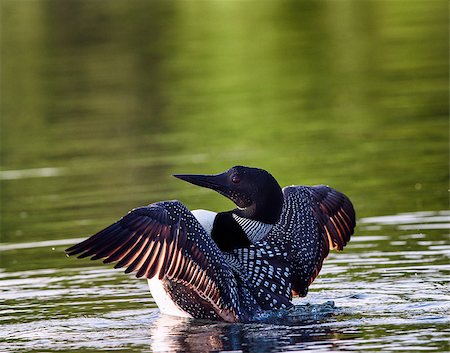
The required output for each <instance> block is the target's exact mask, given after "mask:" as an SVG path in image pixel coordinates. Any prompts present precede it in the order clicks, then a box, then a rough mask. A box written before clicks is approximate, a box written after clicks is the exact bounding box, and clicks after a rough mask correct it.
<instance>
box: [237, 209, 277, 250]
mask: <svg viewBox="0 0 450 353" xmlns="http://www.w3.org/2000/svg"><path fill="white" fill-rule="evenodd" d="M233 218H234V220H235V221H236V222H237V223H238V224H239V226H240V227H241V228H242V230H243V231H244V233H245V235H246V236H247V238H248V240H250V242H251V243H253V244H254V243H257V242H259V241H261V240H263V239H264V238H265V237H266V235H267V234H268V233H269V232H270V230H271V229H272V227H273V225H272V224H267V223H263V222H260V221H255V220H254V219H249V218H244V217H241V216H238V215H237V214H235V213H233Z"/></svg>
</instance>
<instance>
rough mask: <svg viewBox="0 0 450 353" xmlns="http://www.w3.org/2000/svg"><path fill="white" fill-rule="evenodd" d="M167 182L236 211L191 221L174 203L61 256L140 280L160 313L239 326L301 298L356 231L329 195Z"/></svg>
mask: <svg viewBox="0 0 450 353" xmlns="http://www.w3.org/2000/svg"><path fill="white" fill-rule="evenodd" d="M175 177H177V178H179V179H182V180H185V181H188V182H190V183H192V184H195V185H199V186H202V187H207V188H210V189H213V190H215V191H217V192H219V193H220V194H222V195H224V196H226V197H228V198H229V199H231V200H232V201H233V202H234V203H235V204H236V206H237V208H235V209H233V210H231V211H227V212H219V213H215V212H212V211H205V210H194V211H192V212H190V211H189V210H188V209H187V208H186V207H185V206H184V205H183V204H182V203H181V202H179V201H176V200H175V201H162V202H157V203H153V204H150V205H148V206H144V207H139V208H135V209H133V210H132V211H130V212H129V213H128V214H127V215H125V216H124V217H123V218H121V219H120V220H118V221H117V222H116V223H114V224H112V225H110V226H109V227H107V228H105V229H103V230H102V231H100V232H98V233H97V234H95V235H93V236H91V237H90V238H88V239H86V240H85V241H83V242H81V243H79V244H76V245H74V246H72V247H70V248H68V249H67V250H66V252H67V253H68V255H76V254H78V255H79V256H78V257H79V258H84V257H89V256H91V259H92V260H97V259H100V258H104V260H103V262H104V263H111V262H117V263H116V264H115V266H114V267H115V268H120V267H125V268H126V269H125V273H129V272H136V277H138V278H139V277H146V278H147V279H148V283H149V287H150V291H151V293H152V296H153V298H154V299H155V302H156V303H157V305H158V307H159V308H160V310H161V312H162V313H166V314H170V315H178V316H185V317H193V318H201V319H221V320H225V321H229V322H246V321H250V320H252V319H254V318H255V317H257V316H258V315H259V314H261V313H262V312H264V311H265V310H274V309H282V308H289V307H291V306H292V303H291V300H292V297H293V296H294V295H298V296H305V295H306V294H307V292H308V287H309V285H310V284H311V283H312V282H313V281H314V279H315V278H316V277H317V275H318V273H319V271H320V269H321V267H322V263H323V261H324V259H325V258H326V257H327V256H328V253H329V250H330V249H336V250H342V249H343V248H344V246H345V245H346V244H347V242H348V241H349V240H350V236H351V234H353V230H354V227H355V212H354V209H353V205H352V203H351V202H350V200H349V199H348V198H347V197H346V196H345V195H344V194H342V193H340V192H338V191H336V190H334V189H332V188H330V187H328V186H323V185H320V186H313V187H308V186H289V187H285V188H283V189H281V187H280V186H279V184H278V182H277V181H276V180H275V178H274V177H273V176H272V175H271V174H270V173H268V172H267V171H265V170H262V169H257V168H249V167H243V166H235V167H233V168H231V169H229V170H228V171H226V172H224V173H221V174H217V175H193V174H182V175H175Z"/></svg>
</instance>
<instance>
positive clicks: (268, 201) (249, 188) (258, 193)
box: [174, 166, 283, 224]
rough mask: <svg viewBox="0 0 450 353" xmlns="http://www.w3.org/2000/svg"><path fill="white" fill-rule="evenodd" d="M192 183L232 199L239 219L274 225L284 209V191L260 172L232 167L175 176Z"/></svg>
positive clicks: (272, 178) (263, 172)
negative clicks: (207, 173)
mask: <svg viewBox="0 0 450 353" xmlns="http://www.w3.org/2000/svg"><path fill="white" fill-rule="evenodd" d="M174 176H175V177H177V178H179V179H181V180H185V181H187V182H189V183H191V184H194V185H198V186H203V187H207V188H210V189H213V190H215V191H217V192H219V193H220V194H222V195H224V196H226V197H228V198H229V199H230V200H232V201H233V202H234V203H235V204H236V206H238V208H237V209H235V210H234V211H233V212H234V213H236V214H238V215H239V216H242V217H245V218H250V219H254V220H257V221H260V222H264V223H268V224H275V223H276V222H277V221H278V219H279V218H280V215H281V210H282V207H283V192H282V191H281V187H280V185H278V182H277V181H276V180H275V178H274V177H273V176H272V175H271V174H270V173H268V172H266V171H265V170H263V169H258V168H250V167H243V166H235V167H233V168H230V169H229V170H227V171H226V172H223V173H220V174H215V175H205V174H177V175H174Z"/></svg>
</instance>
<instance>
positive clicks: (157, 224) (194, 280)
mask: <svg viewBox="0 0 450 353" xmlns="http://www.w3.org/2000/svg"><path fill="white" fill-rule="evenodd" d="M66 252H67V253H68V255H77V254H78V255H79V256H78V257H79V258H84V257H89V256H91V257H92V258H91V259H92V260H97V259H101V258H103V259H104V260H103V262H104V263H111V262H115V263H116V264H115V266H114V267H115V268H120V267H124V268H125V272H126V273H129V272H136V277H146V278H148V279H150V278H152V277H155V276H158V278H159V279H168V280H170V281H171V282H176V283H179V284H181V285H183V286H185V287H186V288H188V289H189V290H192V291H194V292H195V293H196V294H197V295H199V296H200V297H201V298H203V299H204V300H205V301H206V302H207V303H209V305H210V307H211V309H213V310H214V311H215V312H216V313H217V314H218V315H220V316H221V317H222V318H224V319H225V320H227V321H235V320H236V317H237V316H239V315H240V312H241V308H240V302H239V295H238V292H237V285H236V279H235V278H234V276H233V274H232V271H231V269H230V267H229V266H228V264H227V263H226V261H225V259H224V257H223V255H222V253H221V251H220V250H219V248H218V247H217V246H216V244H215V243H214V242H213V241H212V240H211V238H210V237H209V236H208V235H207V234H206V232H205V230H204V229H203V228H202V226H201V225H200V224H199V223H198V221H197V220H196V219H195V217H194V216H193V215H192V214H191V213H190V212H189V210H188V209H187V208H186V207H184V205H183V204H181V203H180V202H179V201H166V202H159V203H155V204H151V205H149V206H146V207H140V208H136V209H134V210H132V211H130V212H129V213H128V214H127V215H125V216H124V217H123V218H121V219H120V220H119V221H117V222H116V223H114V224H112V225H110V226H109V227H107V228H105V229H104V230H102V231H100V232H98V233H97V234H95V235H93V236H91V237H90V238H88V239H86V240H85V241H83V242H81V243H79V244H76V245H74V246H72V247H70V248H68V249H67V250H66Z"/></svg>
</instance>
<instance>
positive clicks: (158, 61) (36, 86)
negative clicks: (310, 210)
mask: <svg viewBox="0 0 450 353" xmlns="http://www.w3.org/2000/svg"><path fill="white" fill-rule="evenodd" d="M0 5H1V46H2V48H1V53H2V60H1V167H0V187H1V189H0V190H1V194H0V198H1V199H0V201H1V202H0V206H1V208H0V211H1V214H0V216H1V217H0V231H1V233H0V237H1V238H0V351H1V352H3V351H5V352H19V351H20V352H22V351H36V352H46V351H75V350H77V351H83V352H93V351H110V350H119V351H145V352H160V351H169V352H173V351H180V352H181V351H186V352H206V351H246V352H247V351H248V352H276V351H302V350H308V351H313V352H325V351H339V350H341V351H364V352H381V351H382V352H411V351H415V352H429V351H432V352H447V351H448V350H449V339H450V332H449V329H448V327H449V324H450V316H449V312H450V289H449V288H450V287H449V280H450V276H449V275H450V264H449V257H450V241H449V225H450V212H449V211H448V209H449V207H448V158H449V155H448V131H449V130H448V128H449V123H448V113H449V104H448V73H449V72H448V43H449V38H448V2H447V1H440V0H431V1H414V0H413V1H408V2H405V1H383V0H380V1H259V2H253V1H212V2H206V1H205V2H203V1H171V2H167V1H137V0H133V1H108V2H106V1H40V0H39V1H13V0H3V1H1V2H0ZM236 164H243V165H251V166H259V167H263V168H265V169H267V170H269V171H270V172H272V174H273V175H274V176H275V177H276V178H277V179H278V180H279V182H280V184H282V185H283V186H284V185H288V184H305V185H314V184H329V185H332V186H334V187H336V188H337V189H339V190H341V191H343V192H345V193H346V194H347V195H348V196H349V197H350V198H351V199H352V200H353V202H354V205H355V208H356V211H357V215H358V227H357V231H356V234H355V235H354V237H353V238H352V241H351V242H350V244H349V245H348V247H347V248H346V249H345V251H344V252H343V253H332V254H330V256H329V258H328V260H327V261H326V263H325V265H324V268H323V270H322V272H321V275H320V276H319V277H318V279H317V280H316V281H315V282H314V284H313V285H312V286H311V288H310V294H309V295H308V296H307V297H306V298H305V299H301V300H296V302H295V303H296V304H298V307H297V308H296V309H295V310H294V311H293V312H290V313H289V315H288V317H286V318H284V319H283V320H278V319H274V320H273V321H271V322H268V323H258V324H224V323H211V322H199V321H192V320H183V319H177V318H171V317H165V316H161V315H160V314H159V311H158V309H157V308H156V306H155V304H154V301H153V300H152V298H151V297H150V294H149V292H148V290H147V287H146V282H145V281H143V280H136V279H134V278H133V277H132V276H128V275H124V274H123V273H121V272H120V271H114V270H112V269H111V268H109V267H107V266H103V265H101V264H99V263H94V262H90V261H88V260H84V261H82V260H76V259H68V258H66V257H65V255H64V252H63V250H64V249H65V248H66V247H67V246H68V245H69V244H73V243H75V242H76V241H78V240H79V238H82V237H85V236H87V235H90V234H92V233H94V232H96V231H98V230H99V229H101V228H102V227H104V226H106V225H109V224H110V223H112V222H113V221H115V220H116V219H118V218H119V217H121V216H122V215H123V214H125V213H126V212H127V211H128V210H129V209H131V208H133V207H136V206H140V205H144V204H148V203H150V202H154V201H158V200H164V199H174V198H177V199H179V200H181V201H182V202H183V203H185V204H186V205H187V206H188V207H189V208H191V209H195V208H206V209H213V210H216V211H217V210H224V209H230V208H231V207H232V205H231V203H230V202H229V201H227V200H225V199H224V198H222V197H221V196H219V195H217V194H214V193H213V192H211V191H209V190H202V189H200V188H196V187H194V186H191V185H188V184H186V183H182V182H180V181H179V180H176V179H175V178H173V177H171V174H173V173H216V172H220V171H223V170H225V169H227V168H228V167H230V166H232V165H236ZM331 302H333V303H334V304H332V303H331Z"/></svg>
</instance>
